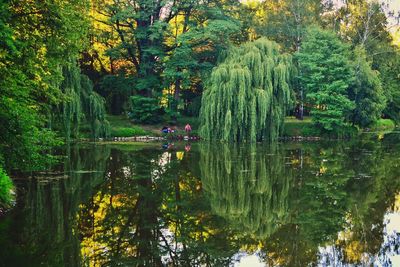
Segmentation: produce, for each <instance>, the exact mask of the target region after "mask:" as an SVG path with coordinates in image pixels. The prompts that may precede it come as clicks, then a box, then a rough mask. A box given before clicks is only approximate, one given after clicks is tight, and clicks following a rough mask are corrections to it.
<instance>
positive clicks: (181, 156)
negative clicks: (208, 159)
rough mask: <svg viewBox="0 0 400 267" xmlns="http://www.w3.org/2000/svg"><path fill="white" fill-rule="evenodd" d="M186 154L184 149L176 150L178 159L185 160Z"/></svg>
mask: <svg viewBox="0 0 400 267" xmlns="http://www.w3.org/2000/svg"><path fill="white" fill-rule="evenodd" d="M184 154H185V152H183V151H178V152H176V158H177V159H178V160H183V156H184Z"/></svg>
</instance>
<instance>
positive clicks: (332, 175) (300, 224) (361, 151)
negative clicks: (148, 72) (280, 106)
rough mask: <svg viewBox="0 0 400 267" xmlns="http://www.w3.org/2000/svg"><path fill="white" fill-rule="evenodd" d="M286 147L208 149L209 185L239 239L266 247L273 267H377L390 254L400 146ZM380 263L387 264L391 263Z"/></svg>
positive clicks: (205, 178) (204, 153)
mask: <svg viewBox="0 0 400 267" xmlns="http://www.w3.org/2000/svg"><path fill="white" fill-rule="evenodd" d="M278 147H279V149H277V148H276V147H272V148H271V147H269V148H266V147H263V146H261V147H259V146H258V147H251V146H241V147H240V146H238V147H235V146H226V145H217V146H212V145H204V146H202V149H200V154H201V162H200V167H201V171H202V172H201V174H202V175H201V178H202V182H203V187H204V189H205V191H206V193H207V195H208V197H209V200H210V203H211V207H212V210H213V212H214V213H216V214H218V215H220V216H221V217H223V218H225V219H226V220H227V221H228V222H229V225H230V226H231V227H232V228H233V229H235V232H236V235H239V236H243V235H248V236H249V237H250V238H251V239H253V240H254V241H255V242H253V243H257V241H259V242H261V245H260V246H259V247H258V249H259V250H261V251H262V252H263V255H264V257H265V259H264V260H265V261H266V262H268V263H269V264H270V265H271V266H275V265H281V266H306V265H307V264H310V263H314V264H315V263H317V262H319V263H323V264H325V266H329V265H332V264H333V263H334V262H336V263H337V262H346V263H354V264H363V265H369V264H371V263H372V262H373V261H376V260H377V259H378V258H377V256H380V255H381V256H382V254H385V253H388V252H390V251H388V250H386V251H384V250H383V249H382V243H383V242H384V240H383V237H384V233H383V230H384V224H383V221H384V220H383V218H384V215H385V213H386V212H388V211H390V210H391V209H392V206H393V203H394V198H395V195H396V193H398V191H399V189H400V184H399V181H398V179H397V178H398V177H400V170H399V168H398V161H399V158H400V153H399V152H400V151H399V149H398V148H399V147H398V146H397V147H393V143H392V142H390V143H389V146H387V145H386V143H385V142H382V143H375V142H363V143H361V142H357V143H344V144H336V143H326V144H321V143H318V144H306V145H305V144H286V145H282V146H278ZM397 242H398V241H397ZM397 245H399V244H397ZM242 247H243V248H246V244H243V246H242ZM324 248H330V249H324ZM389 250H390V249H389ZM380 258H381V261H382V262H383V263H387V261H388V258H387V257H380Z"/></svg>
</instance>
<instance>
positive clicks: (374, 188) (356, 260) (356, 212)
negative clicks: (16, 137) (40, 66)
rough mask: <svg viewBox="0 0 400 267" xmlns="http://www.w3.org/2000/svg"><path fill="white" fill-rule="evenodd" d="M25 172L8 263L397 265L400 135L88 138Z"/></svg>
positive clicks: (9, 231)
mask: <svg viewBox="0 0 400 267" xmlns="http://www.w3.org/2000/svg"><path fill="white" fill-rule="evenodd" d="M65 155H66V157H65V162H64V163H63V164H62V166H58V167H57V168H55V170H54V171H51V172H49V173H47V174H38V175H36V178H34V179H31V180H28V181H27V180H22V179H19V180H17V181H16V184H17V186H18V200H17V205H16V207H15V208H14V209H13V210H12V211H11V212H9V213H7V215H6V216H3V217H2V218H0V266H250V267H252V266H254V267H256V266H315V265H319V266H396V265H397V266H400V260H399V259H400V256H399V255H400V247H399V245H400V236H399V234H398V233H400V136H399V135H397V134H389V135H386V136H385V137H384V138H383V139H382V140H380V141H378V140H377V139H372V140H369V141H357V142H319V143H315V142H314V143H284V144H277V145H273V146H267V145H262V144H256V145H249V144H247V145H236V146H235V145H229V146H228V145H209V144H200V143H197V144H192V145H191V146H190V145H189V144H185V143H176V144H175V145H174V146H169V147H167V145H165V146H164V147H163V146H162V145H161V144H153V145H148V146H132V145H119V146H117V145H80V146H76V147H71V148H69V149H67V151H66V152H65Z"/></svg>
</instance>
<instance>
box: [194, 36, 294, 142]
mask: <svg viewBox="0 0 400 267" xmlns="http://www.w3.org/2000/svg"><path fill="white" fill-rule="evenodd" d="M292 72H293V65H292V58H291V57H290V56H289V55H286V54H281V53H280V51H279V46H278V45H277V44H276V43H275V42H271V41H269V40H267V39H265V38H261V39H259V40H257V41H255V42H249V43H246V44H244V45H242V46H241V47H239V48H231V49H230V50H229V51H228V52H227V56H226V59H225V60H224V61H223V62H222V63H221V64H219V65H218V66H217V67H216V68H214V70H213V72H212V74H211V77H210V79H209V81H208V86H207V89H206V90H205V92H204V94H203V98H202V107H201V115H200V117H201V124H202V126H201V135H202V136H203V137H204V138H205V139H208V140H223V141H228V142H237V141H251V142H254V141H256V140H273V139H275V138H276V137H277V136H278V135H279V133H280V132H281V130H282V124H283V119H284V117H285V115H286V109H287V108H288V107H289V106H290V103H291V97H292V89H291V86H290V85H291V77H292Z"/></svg>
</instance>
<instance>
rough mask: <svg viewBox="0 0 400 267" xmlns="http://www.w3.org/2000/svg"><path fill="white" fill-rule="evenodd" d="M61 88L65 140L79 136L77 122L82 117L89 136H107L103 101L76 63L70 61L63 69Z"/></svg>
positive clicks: (108, 127)
mask: <svg viewBox="0 0 400 267" xmlns="http://www.w3.org/2000/svg"><path fill="white" fill-rule="evenodd" d="M63 77H64V80H63V82H62V83H61V89H62V92H63V93H64V95H65V97H66V99H65V100H64V102H63V103H62V113H61V114H62V121H63V126H64V131H63V133H64V135H65V138H66V139H67V140H69V139H70V138H71V137H75V138H77V137H78V136H79V124H80V121H81V119H82V118H84V119H85V120H86V121H87V122H88V123H89V124H90V128H91V137H92V138H93V139H96V138H99V137H107V136H108V135H109V129H110V126H109V123H108V121H107V119H106V117H105V114H106V110H105V101H104V99H103V97H101V96H100V95H99V94H97V93H96V92H94V91H93V84H92V82H91V81H90V80H89V78H88V77H87V76H85V75H82V74H81V73H80V70H79V68H78V67H77V66H76V63H74V62H71V64H69V65H67V66H66V67H64V69H63Z"/></svg>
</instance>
